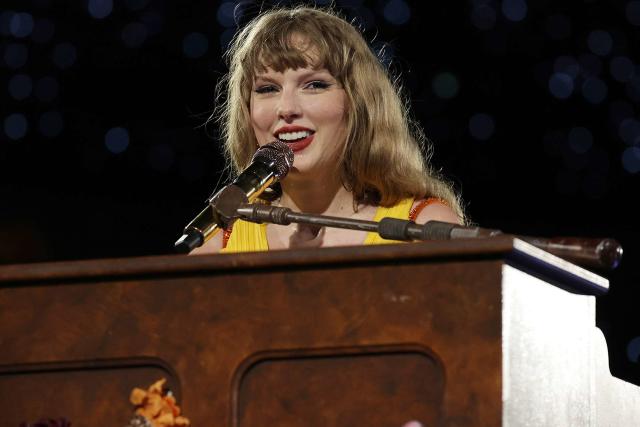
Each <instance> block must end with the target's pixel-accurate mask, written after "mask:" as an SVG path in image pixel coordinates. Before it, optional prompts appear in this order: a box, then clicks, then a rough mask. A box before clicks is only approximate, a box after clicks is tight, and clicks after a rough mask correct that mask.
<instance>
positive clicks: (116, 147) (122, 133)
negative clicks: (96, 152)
mask: <svg viewBox="0 0 640 427" xmlns="http://www.w3.org/2000/svg"><path fill="white" fill-rule="evenodd" d="M104 145H105V147H107V150H109V151H110V152H112V153H113V154H120V153H122V152H124V151H125V150H126V149H127V148H128V147H129V131H128V130H127V129H125V128H123V127H114V128H111V129H109V130H108V131H107V133H105V135H104Z"/></svg>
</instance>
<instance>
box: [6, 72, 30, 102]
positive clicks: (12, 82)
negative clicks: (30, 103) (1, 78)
mask: <svg viewBox="0 0 640 427" xmlns="http://www.w3.org/2000/svg"><path fill="white" fill-rule="evenodd" d="M8 89H9V95H11V97H12V98H13V99H15V100H17V101H22V100H23V99H27V98H28V97H29V95H31V91H32V90H33V81H32V80H31V77H29V76H28V75H26V74H16V75H15V76H13V77H11V79H9V87H8Z"/></svg>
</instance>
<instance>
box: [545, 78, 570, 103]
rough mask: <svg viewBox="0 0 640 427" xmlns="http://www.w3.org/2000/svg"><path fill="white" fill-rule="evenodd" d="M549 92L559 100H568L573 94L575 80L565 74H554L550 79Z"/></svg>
mask: <svg viewBox="0 0 640 427" xmlns="http://www.w3.org/2000/svg"><path fill="white" fill-rule="evenodd" d="M549 92H551V94H552V95H553V96H555V97H556V98H558V99H567V98H569V97H570V96H571V94H572V93H573V79H572V78H571V76H569V75H568V74H565V73H554V74H553V75H551V77H550V78H549Z"/></svg>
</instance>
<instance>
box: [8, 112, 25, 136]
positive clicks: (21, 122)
mask: <svg viewBox="0 0 640 427" xmlns="http://www.w3.org/2000/svg"><path fill="white" fill-rule="evenodd" d="M28 127H29V125H28V123H27V118H26V117H25V116H24V115H23V114H20V113H14V114H10V115H8V116H7V117H6V118H5V119H4V133H5V134H6V135H7V136H8V137H9V138H10V139H13V140H18V139H21V138H23V137H24V136H25V135H26V134H27V129H28Z"/></svg>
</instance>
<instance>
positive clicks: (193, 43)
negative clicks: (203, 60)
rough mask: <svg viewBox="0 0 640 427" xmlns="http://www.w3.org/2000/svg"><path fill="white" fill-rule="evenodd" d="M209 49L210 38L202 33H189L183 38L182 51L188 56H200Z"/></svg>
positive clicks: (193, 57)
mask: <svg viewBox="0 0 640 427" xmlns="http://www.w3.org/2000/svg"><path fill="white" fill-rule="evenodd" d="M207 50H209V40H208V39H207V36H205V35H204V34H202V33H196V32H193V33H189V34H187V35H186V36H184V39H182V52H183V53H184V56H186V57H187V58H192V59H195V58H200V57H202V56H204V54H206V53H207Z"/></svg>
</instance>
